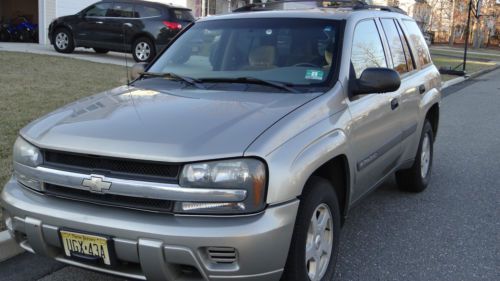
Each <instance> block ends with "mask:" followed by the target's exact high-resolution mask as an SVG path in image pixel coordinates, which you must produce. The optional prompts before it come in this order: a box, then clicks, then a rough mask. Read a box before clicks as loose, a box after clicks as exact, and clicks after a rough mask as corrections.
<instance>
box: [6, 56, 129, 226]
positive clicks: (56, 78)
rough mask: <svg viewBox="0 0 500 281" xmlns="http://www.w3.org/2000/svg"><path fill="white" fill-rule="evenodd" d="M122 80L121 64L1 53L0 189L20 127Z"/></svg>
mask: <svg viewBox="0 0 500 281" xmlns="http://www.w3.org/2000/svg"><path fill="white" fill-rule="evenodd" d="M125 81H126V78H125V70H124V68H123V67H120V66H112V65H108V64H100V63H93V62H87V61H82V60H76V59H68V58H61V57H53V56H45V55H35V54H25V53H11V52H0V85H1V87H0V190H1V189H2V188H3V186H4V184H5V183H6V182H7V180H8V179H9V177H10V175H11V169H12V164H11V162H12V145H13V144H14V141H15V139H16V137H17V133H18V131H19V130H20V129H21V128H22V127H24V126H25V125H26V124H28V123H29V122H30V121H32V120H34V119H36V118H38V117H40V116H43V115H44V114H46V113H49V112H51V111H53V110H55V109H57V108H58V107H60V106H62V105H64V104H67V103H70V102H72V101H74V100H77V99H79V98H82V97H85V96H89V95H91V94H95V93H98V92H101V91H104V90H107V89H111V88H113V87H116V86H119V85H121V84H124V83H125ZM0 215H1V214H0ZM0 221H1V220H0ZM2 223H3V222H0V229H2V225H1V224H2Z"/></svg>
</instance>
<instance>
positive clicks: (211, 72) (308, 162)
mask: <svg viewBox="0 0 500 281" xmlns="http://www.w3.org/2000/svg"><path fill="white" fill-rule="evenodd" d="M260 8H262V7H260ZM249 10H252V9H251V8H250V9H249ZM133 73H134V78H135V80H134V81H133V82H132V83H130V85H125V86H122V87H119V88H116V89H112V90H110V91H107V92H104V93H101V94H98V95H94V96H91V97H88V98H85V99H83V100H79V101H77V102H74V103H72V104H70V105H67V106H65V107H63V108H61V109H59V110H57V111H55V112H53V113H51V114H49V115H47V116H45V117H42V118H40V119H38V120H36V121H34V122H32V123H31V124H29V125H28V126H27V127H25V128H24V129H22V130H21V132H20V136H19V138H18V139H17V141H16V143H15V147H14V175H13V177H12V179H11V180H10V181H9V182H8V183H7V184H6V186H5V187H4V189H3V191H2V196H1V204H2V207H3V209H4V211H3V212H4V219H5V220H6V225H7V227H8V229H9V230H10V233H11V234H12V235H13V237H14V238H15V239H16V240H17V241H18V242H19V244H20V245H21V246H22V247H23V248H24V249H26V250H27V251H29V252H34V253H37V254H40V255H45V256H48V257H52V258H55V259H56V260H58V261H60V262H63V263H67V264H71V265H75V266H80V267H83V268H87V269H92V270H96V271H100V272H104V273H110V274H116V275H119V276H122V277H126V278H137V279H148V280H170V281H178V280H179V281H180V280H259V281H262V280H279V279H280V278H283V280H292V281H293V280H311V281H316V280H331V279H332V278H333V274H334V270H335V263H336V259H337V256H338V251H339V233H340V230H341V225H342V222H343V221H344V218H345V217H346V216H347V214H348V211H349V209H351V208H352V206H353V205H354V204H356V203H357V202H359V201H360V200H361V198H363V197H364V196H365V195H366V194H368V193H369V192H370V191H372V190H373V189H374V188H375V187H377V185H379V184H380V183H382V182H383V181H384V179H385V178H387V177H389V176H391V175H392V174H393V173H396V178H397V181H398V183H399V186H400V187H401V189H403V190H406V191H411V192H420V191H423V190H424V189H425V188H426V186H427V185H428V183H429V180H430V176H431V167H432V155H433V143H434V138H435V136H436V132H437V129H438V119H439V101H440V84H441V81H440V76H439V73H438V70H437V69H436V67H435V66H434V65H433V64H432V61H431V59H430V56H429V51H428V49H427V45H426V44H425V40H424V38H423V36H422V34H421V32H420V30H419V29H418V27H417V25H416V23H415V21H413V20H412V19H411V18H409V17H407V16H405V15H403V14H401V13H396V12H393V11H391V10H390V9H385V8H376V7H371V6H354V7H340V8H338V7H337V8H330V7H327V8H303V9H299V10H297V9H292V10H279V11H276V10H272V11H259V12H255V11H250V12H239V13H233V14H229V15H224V16H214V17H209V18H205V19H201V20H199V21H197V22H196V23H194V24H192V25H191V26H189V27H188V28H186V29H185V30H183V32H182V33H181V35H180V36H178V37H177V38H176V39H175V40H174V41H173V42H172V43H171V44H170V46H169V47H168V48H167V49H166V50H165V51H164V52H163V53H162V54H161V55H160V56H159V57H158V58H156V59H155V61H153V62H152V63H151V65H149V66H147V67H144V65H137V66H135V67H134V71H133ZM68 90H71V89H68Z"/></svg>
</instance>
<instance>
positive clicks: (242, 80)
mask: <svg viewBox="0 0 500 281" xmlns="http://www.w3.org/2000/svg"><path fill="white" fill-rule="evenodd" d="M198 80H199V81H201V82H209V83H210V82H215V83H217V82H220V83H250V84H257V85H265V86H270V87H274V88H277V89H281V90H285V91H287V92H290V93H300V92H299V91H298V90H296V89H294V88H292V87H290V86H288V85H286V84H285V83H281V82H277V81H271V80H265V79H260V78H255V77H237V78H230V77H222V78H200V79H198Z"/></svg>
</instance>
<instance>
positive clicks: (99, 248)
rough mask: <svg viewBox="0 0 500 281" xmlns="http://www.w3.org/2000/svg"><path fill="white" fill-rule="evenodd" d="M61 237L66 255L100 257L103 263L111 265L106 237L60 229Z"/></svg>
mask: <svg viewBox="0 0 500 281" xmlns="http://www.w3.org/2000/svg"><path fill="white" fill-rule="evenodd" d="M60 233H61V239H62V243H63V247H64V253H65V254H66V256H68V257H71V256H72V253H73V254H77V255H83V256H89V257H98V258H101V259H102V261H103V262H104V264H106V265H111V258H110V256H109V249H108V239H107V238H106V237H102V236H96V235H91V234H82V233H76V232H72V231H66V230H61V231H60Z"/></svg>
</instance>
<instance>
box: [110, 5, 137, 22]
mask: <svg viewBox="0 0 500 281" xmlns="http://www.w3.org/2000/svg"><path fill="white" fill-rule="evenodd" d="M106 16H107V17H116V18H133V17H134V6H133V5H132V4H127V3H115V5H114V6H113V9H111V10H109V11H108V13H107V14H106Z"/></svg>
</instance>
